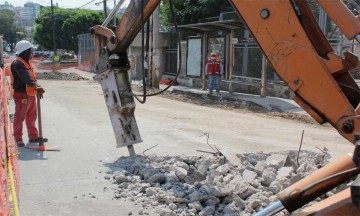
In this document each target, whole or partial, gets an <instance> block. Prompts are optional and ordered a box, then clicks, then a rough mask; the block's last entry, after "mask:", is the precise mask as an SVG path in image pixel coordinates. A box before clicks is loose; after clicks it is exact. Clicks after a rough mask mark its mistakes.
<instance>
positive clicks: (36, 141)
mask: <svg viewBox="0 0 360 216" xmlns="http://www.w3.org/2000/svg"><path fill="white" fill-rule="evenodd" d="M42 139H43V141H44V142H47V141H48V139H47V138H42ZM29 142H30V143H39V142H40V138H39V137H38V138H36V139H29Z"/></svg>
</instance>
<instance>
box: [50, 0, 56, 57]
mask: <svg viewBox="0 0 360 216" xmlns="http://www.w3.org/2000/svg"><path fill="white" fill-rule="evenodd" d="M51 18H52V26H53V35H52V36H53V43H54V44H53V45H54V56H56V41H55V17H54V5H53V0H51Z"/></svg>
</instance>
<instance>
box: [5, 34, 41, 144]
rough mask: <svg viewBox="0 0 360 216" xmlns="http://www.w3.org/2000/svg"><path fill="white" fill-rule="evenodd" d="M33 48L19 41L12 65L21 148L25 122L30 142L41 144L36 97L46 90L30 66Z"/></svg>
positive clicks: (16, 137) (17, 127)
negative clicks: (36, 124)
mask: <svg viewBox="0 0 360 216" xmlns="http://www.w3.org/2000/svg"><path fill="white" fill-rule="evenodd" d="M32 47H33V45H32V44H31V43H30V42H29V41H26V40H22V41H19V42H18V43H17V44H16V46H15V49H16V55H17V58H16V60H14V61H13V62H12V63H11V86H12V88H13V92H14V94H13V98H14V101H15V114H14V123H13V127H14V138H15V141H16V144H17V146H19V147H24V146H25V143H24V141H23V138H22V135H23V132H22V129H23V122H24V120H25V123H26V128H27V131H28V136H29V142H39V134H38V130H37V128H36V126H35V122H36V118H37V112H36V95H37V94H38V95H39V96H40V98H42V95H43V94H44V93H45V90H44V89H43V88H42V87H41V86H40V85H39V84H38V83H37V81H36V75H35V72H34V70H33V68H32V67H31V65H30V59H31V58H32V55H33V52H32Z"/></svg>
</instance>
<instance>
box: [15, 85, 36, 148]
mask: <svg viewBox="0 0 360 216" xmlns="http://www.w3.org/2000/svg"><path fill="white" fill-rule="evenodd" d="M13 97H14V101H15V114H14V123H13V127H14V138H15V140H16V141H19V140H22V135H23V132H22V129H23V122H24V120H25V123H26V128H27V131H28V136H29V139H37V138H38V136H39V133H38V130H37V128H36V126H35V122H36V117H37V116H36V97H35V96H28V95H27V94H26V93H20V92H14V96H13Z"/></svg>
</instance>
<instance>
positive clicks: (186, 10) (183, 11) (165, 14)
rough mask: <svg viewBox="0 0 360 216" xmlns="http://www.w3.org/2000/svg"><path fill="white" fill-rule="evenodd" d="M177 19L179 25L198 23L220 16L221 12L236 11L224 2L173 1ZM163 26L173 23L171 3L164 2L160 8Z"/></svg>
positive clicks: (208, 0)
mask: <svg viewBox="0 0 360 216" xmlns="http://www.w3.org/2000/svg"><path fill="white" fill-rule="evenodd" d="M172 2H173V7H174V13H175V18H176V21H177V23H178V24H180V25H183V24H189V23H197V22H199V20H200V19H203V18H208V17H215V16H219V14H220V13H221V12H229V11H234V9H233V7H232V6H231V5H230V3H229V2H228V1H224V0H173V1H172ZM160 17H161V19H162V21H163V24H165V25H166V24H171V23H173V21H172V20H173V19H172V16H171V11H170V5H169V1H163V3H162V5H161V7H160Z"/></svg>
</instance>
